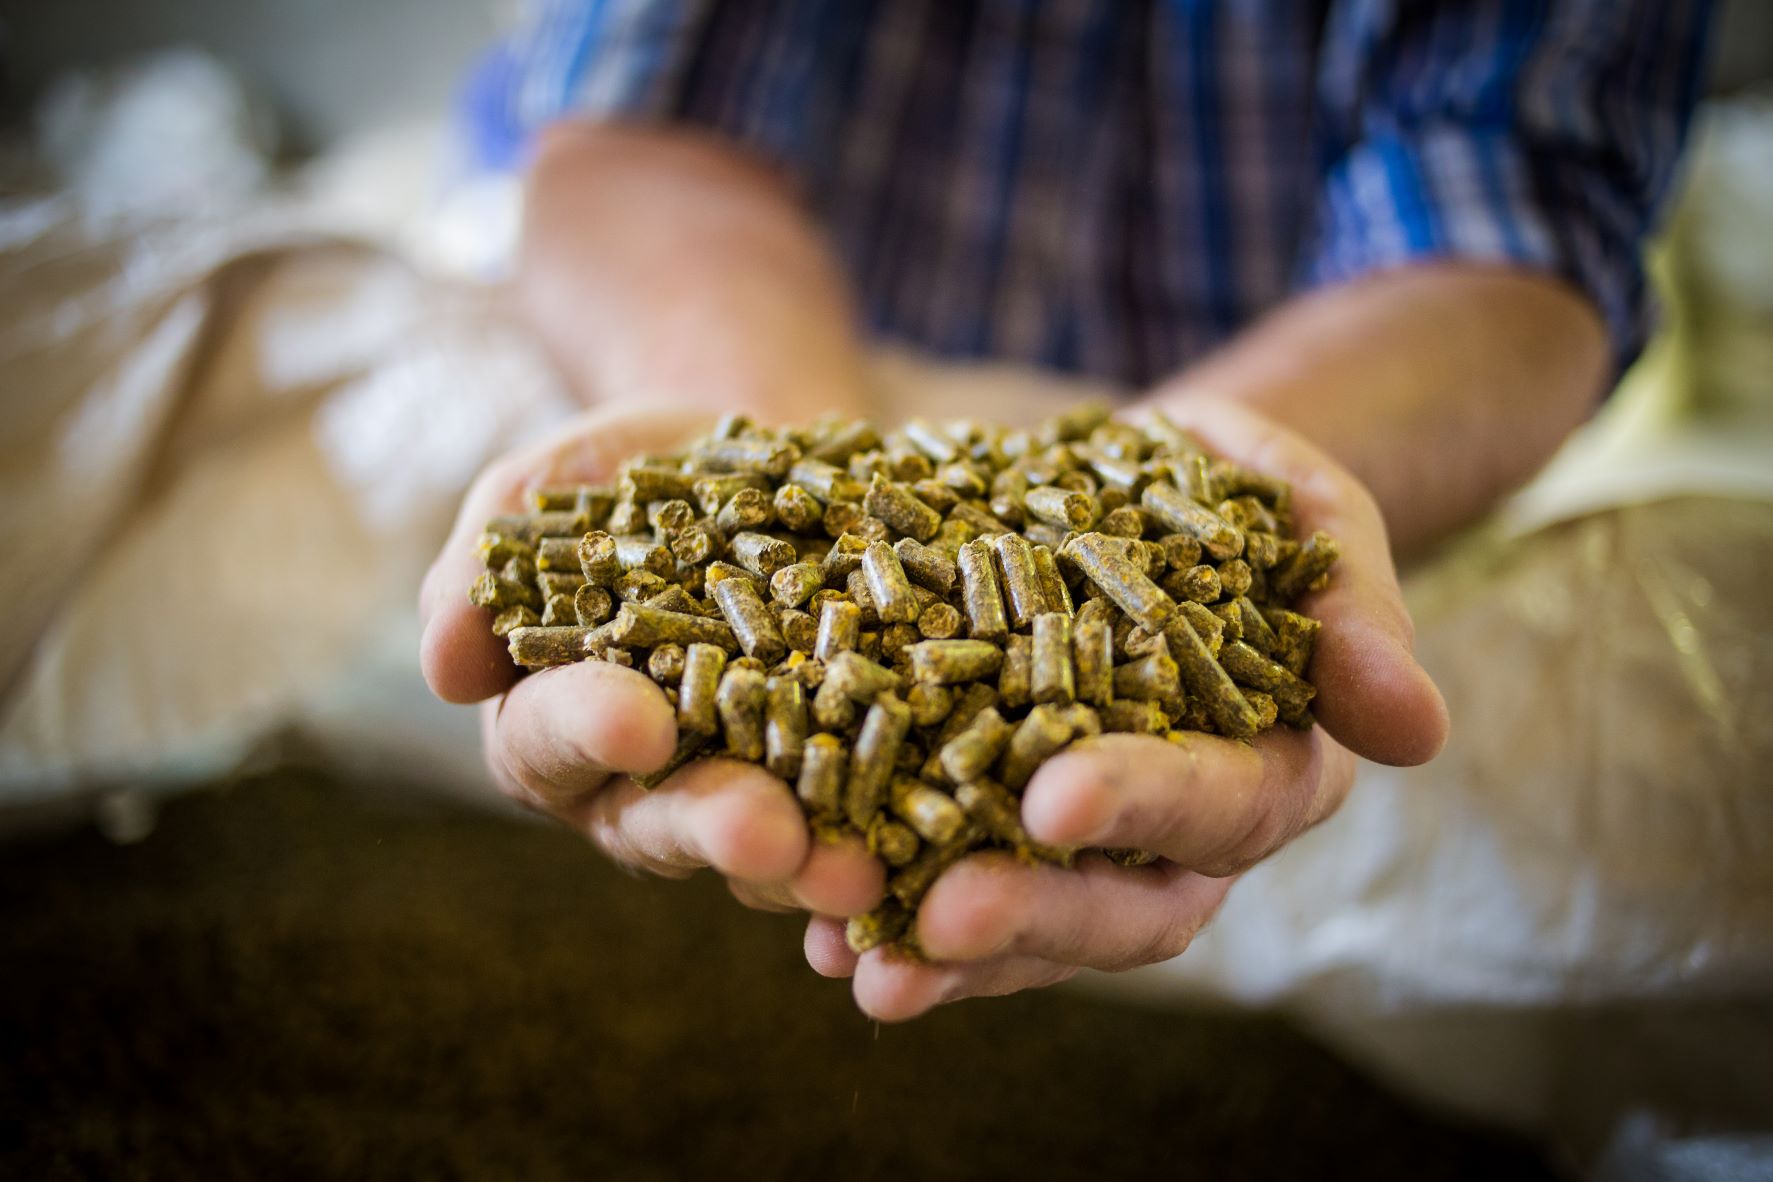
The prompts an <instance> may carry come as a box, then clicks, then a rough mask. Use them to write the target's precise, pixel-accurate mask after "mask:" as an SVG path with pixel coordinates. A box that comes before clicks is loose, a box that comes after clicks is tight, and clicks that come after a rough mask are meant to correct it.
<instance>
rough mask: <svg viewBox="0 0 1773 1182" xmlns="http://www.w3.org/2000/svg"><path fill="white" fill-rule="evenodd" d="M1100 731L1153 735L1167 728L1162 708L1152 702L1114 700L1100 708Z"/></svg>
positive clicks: (1167, 722) (1130, 699) (1168, 722)
mask: <svg viewBox="0 0 1773 1182" xmlns="http://www.w3.org/2000/svg"><path fill="white" fill-rule="evenodd" d="M1101 715H1102V729H1103V730H1105V731H1119V732H1124V733H1127V734H1134V735H1155V734H1158V733H1159V732H1161V731H1163V730H1164V729H1165V728H1166V727H1168V726H1169V724H1170V720H1169V719H1168V718H1167V717H1165V715H1164V711H1163V707H1162V706H1161V705H1159V704H1158V703H1157V702H1154V701H1145V700H1138V699H1134V698H1116V699H1115V700H1114V701H1112V702H1110V703H1108V704H1107V705H1106V706H1104V707H1102V710H1101Z"/></svg>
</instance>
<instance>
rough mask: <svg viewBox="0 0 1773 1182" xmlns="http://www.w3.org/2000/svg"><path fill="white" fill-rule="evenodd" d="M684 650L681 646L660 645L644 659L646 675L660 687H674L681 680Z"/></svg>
mask: <svg viewBox="0 0 1773 1182" xmlns="http://www.w3.org/2000/svg"><path fill="white" fill-rule="evenodd" d="M683 654H684V650H683V646H682V645H678V644H661V645H660V646H659V647H657V648H655V649H654V650H653V651H652V652H651V653H650V654H648V655H647V658H646V675H647V676H648V677H650V678H652V679H653V680H654V681H656V682H658V683H659V684H660V685H676V684H677V683H678V682H680V681H682V680H683V660H684V656H683Z"/></svg>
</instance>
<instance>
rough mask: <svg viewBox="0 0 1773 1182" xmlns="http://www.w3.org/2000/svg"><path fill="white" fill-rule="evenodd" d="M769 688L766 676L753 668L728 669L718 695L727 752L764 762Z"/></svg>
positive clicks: (716, 698) (737, 756)
mask: <svg viewBox="0 0 1773 1182" xmlns="http://www.w3.org/2000/svg"><path fill="white" fill-rule="evenodd" d="M768 701H769V690H768V686H767V682H766V681H765V678H764V675H763V674H761V673H758V672H756V671H755V670H751V669H740V668H737V667H735V666H729V667H728V668H727V671H726V674H725V676H723V677H722V678H721V679H720V689H719V691H718V692H717V693H716V694H715V706H716V708H717V709H718V711H719V714H720V729H721V730H722V731H723V732H724V733H725V734H726V750H727V754H729V755H731V756H732V757H733V758H734V759H745V760H749V761H751V762H752V763H761V762H762V761H763V731H764V714H765V710H766V707H767V705H768Z"/></svg>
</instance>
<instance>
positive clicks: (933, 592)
mask: <svg viewBox="0 0 1773 1182" xmlns="http://www.w3.org/2000/svg"><path fill="white" fill-rule="evenodd" d="M1293 532H1294V531H1293V522H1292V507H1291V499H1290V493H1289V489H1288V487H1287V485H1286V484H1285V483H1283V482H1281V481H1278V480H1276V479H1274V478H1272V477H1270V476H1267V475H1264V474H1262V473H1259V472H1252V471H1249V470H1247V469H1244V468H1241V467H1238V466H1237V465H1235V464H1232V463H1229V462H1227V461H1225V460H1223V459H1218V458H1215V457H1213V456H1212V455H1210V454H1208V453H1207V451H1206V449H1205V448H1204V447H1202V446H1201V444H1200V443H1199V442H1198V441H1197V440H1196V439H1194V438H1193V437H1192V436H1191V435H1189V434H1188V433H1187V432H1185V431H1183V430H1181V429H1180V428H1177V427H1176V426H1174V425H1173V424H1171V423H1169V422H1168V421H1167V420H1165V419H1163V418H1162V417H1161V416H1159V417H1155V418H1154V419H1153V420H1152V421H1151V423H1150V424H1149V425H1147V426H1145V427H1142V428H1141V427H1133V426H1129V425H1127V424H1124V423H1119V422H1115V421H1112V420H1111V419H1109V417H1108V414H1107V411H1106V408H1104V407H1102V406H1099V405H1094V404H1091V405H1087V406H1082V407H1079V408H1077V409H1075V410H1073V411H1070V412H1068V413H1066V414H1064V415H1061V416H1058V417H1056V418H1054V419H1051V420H1049V421H1047V422H1045V423H1043V424H1042V425H1041V426H1039V427H1037V428H1035V429H1033V430H1009V429H1004V428H998V427H991V426H986V425H981V424H978V423H974V422H952V423H934V422H928V421H923V420H914V421H912V422H910V423H908V424H906V426H905V427H904V428H903V429H901V430H899V431H895V432H891V433H888V434H885V435H882V434H880V433H878V432H877V431H876V430H875V429H874V428H873V427H872V426H870V425H869V424H867V423H865V422H855V421H835V420H833V421H822V422H819V423H816V424H814V425H813V426H811V427H808V428H805V429H798V430H793V429H791V430H774V429H763V428H760V427H757V426H755V425H753V424H752V423H750V422H749V421H747V420H746V419H744V418H741V417H737V416H729V417H728V418H727V419H725V420H723V421H722V422H721V423H720V425H719V426H718V427H716V428H715V430H714V432H713V433H712V434H710V435H709V436H707V437H706V438H704V439H701V440H698V441H696V442H694V443H692V444H689V445H688V446H687V447H685V448H684V449H683V450H682V451H681V452H678V453H674V454H671V455H660V456H638V457H635V458H634V459H632V460H630V461H629V462H628V463H626V464H625V465H624V466H623V467H622V468H621V470H620V472H619V475H618V478H617V480H616V483H615V484H614V485H613V486H608V487H605V486H582V487H573V488H544V489H538V490H536V491H535V492H534V493H533V512H531V513H529V514H526V515H520V516H509V517H500V518H497V519H495V520H493V521H491V522H489V523H487V527H486V532H485V533H484V534H483V535H482V537H481V539H480V551H481V554H482V556H483V558H484V559H485V563H486V568H487V569H486V573H485V574H483V575H481V576H480V578H479V579H478V580H477V581H476V582H475V583H474V586H473V589H472V591H471V592H470V598H471V599H472V601H473V602H474V603H476V604H479V605H481V606H484V607H486V608H489V609H491V610H492V612H493V613H494V614H493V615H492V627H493V630H494V631H495V632H496V633H498V634H499V635H501V636H504V637H506V638H507V641H508V643H509V645H510V651H511V657H512V659H513V660H514V661H515V662H516V663H517V664H518V665H521V666H525V667H528V668H537V667H544V666H551V665H560V664H566V663H570V662H573V661H581V660H604V661H613V662H616V663H618V664H622V665H626V666H628V667H630V668H633V669H636V670H639V671H642V672H644V673H645V674H646V675H648V676H649V677H651V678H652V679H653V680H654V681H655V682H657V683H658V684H659V686H660V687H661V689H662V691H663V692H664V694H665V696H666V698H667V699H668V700H669V701H670V702H671V704H672V705H673V707H674V708H675V710H676V712H677V723H678V733H679V741H678V746H677V750H676V752H675V753H674V754H673V756H672V759H671V761H670V763H669V764H667V766H666V767H664V768H663V769H661V770H659V771H658V772H656V773H653V774H651V775H647V776H640V777H636V779H637V780H638V781H639V782H640V783H642V784H643V785H645V786H647V787H652V786H654V785H656V784H658V783H659V782H661V781H662V780H663V779H664V778H665V777H666V776H668V775H669V774H670V773H671V772H673V771H675V770H677V769H678V768H680V767H682V766H683V765H684V764H685V763H687V762H689V761H690V760H692V759H695V758H696V757H698V756H702V755H720V756H725V757H728V758H735V759H743V760H750V761H752V762H755V763H761V764H763V765H764V766H766V767H768V768H769V770H770V771H772V772H774V773H775V774H776V775H779V776H781V777H782V778H783V779H784V780H786V781H787V782H788V783H789V784H790V785H791V786H793V787H794V789H795V791H796V792H797V794H798V797H799V799H800V802H801V804H802V806H803V807H804V808H805V810H806V813H807V818H808V822H809V824H810V825H811V827H812V829H813V831H814V832H815V834H818V835H820V836H823V837H831V836H835V835H840V834H843V833H854V834H858V835H860V836H861V837H862V838H863V839H864V840H865V841H866V843H867V846H868V848H869V850H870V851H872V852H873V853H875V854H876V855H878V856H879V857H880V858H881V859H882V860H883V861H884V862H885V863H886V864H887V866H888V868H889V877H888V892H887V898H886V901H885V902H884V903H883V904H882V905H881V906H880V907H878V908H877V909H875V910H874V911H873V912H870V913H869V914H867V915H865V916H860V917H857V918H856V919H853V920H851V921H850V925H849V929H848V937H849V942H850V944H851V946H852V947H854V948H855V949H856V950H857V951H865V950H866V949H868V948H872V947H876V946H879V945H883V944H895V945H897V946H898V947H900V948H901V949H903V950H904V951H906V952H908V953H911V954H915V953H916V948H915V941H914V940H913V938H912V935H911V933H912V931H913V929H912V927H911V919H912V917H913V916H914V914H915V912H916V908H917V905H918V902H919V901H920V900H921V899H922V897H923V895H924V893H925V892H926V891H927V890H928V889H929V887H930V885H931V884H932V883H933V882H934V881H935V880H936V878H937V876H938V875H940V874H941V873H942V871H943V870H945V869H946V868H947V867H948V866H950V865H951V864H953V863H954V862H955V861H956V860H957V859H959V858H960V857H961V856H962V855H963V854H966V853H968V852H969V851H972V850H976V849H983V848H1000V849H1008V850H1011V851H1014V852H1015V854H1017V855H1018V856H1020V857H1023V858H1026V859H1043V860H1049V861H1053V862H1057V863H1061V864H1068V863H1069V862H1070V860H1071V858H1072V857H1073V856H1074V854H1075V851H1073V850H1070V849H1061V848H1054V847H1050V846H1045V845H1042V844H1040V843H1038V842H1035V841H1033V840H1031V839H1030V838H1029V836H1028V834H1027V833H1026V832H1025V831H1024V830H1023V828H1022V824H1021V805H1020V799H1019V795H1020V793H1021V791H1022V790H1023V788H1024V787H1025V786H1026V785H1027V783H1028V781H1029V779H1030V778H1031V777H1032V776H1033V774H1034V772H1035V769H1037V768H1038V767H1039V766H1040V765H1041V763H1042V762H1044V761H1045V760H1047V759H1049V758H1050V757H1052V756H1053V755H1055V754H1057V753H1058V752H1059V751H1061V750H1063V749H1064V748H1065V747H1066V746H1067V745H1068V744H1070V743H1072V742H1074V741H1076V740H1078V739H1082V738H1085V737H1087V736H1091V735H1097V734H1101V733H1103V732H1127V733H1133V734H1142V735H1151V736H1156V737H1160V738H1163V737H1168V738H1170V739H1172V740H1175V739H1178V738H1179V737H1180V736H1181V735H1182V734H1183V733H1184V732H1188V731H1199V732H1208V733H1214V734H1219V735H1224V736H1227V737H1229V738H1232V739H1238V740H1246V741H1247V740H1250V739H1252V738H1254V737H1255V736H1256V735H1257V734H1258V733H1260V732H1261V731H1263V730H1265V729H1267V728H1268V727H1271V726H1273V725H1275V723H1276V722H1277V721H1279V722H1284V723H1286V724H1288V725H1290V726H1294V727H1308V726H1310V725H1311V714H1310V709H1309V708H1310V703H1311V700H1312V697H1313V694H1314V690H1313V688H1312V686H1311V684H1310V683H1309V682H1308V681H1306V680H1305V673H1306V669H1307V667H1308V665H1309V664H1310V661H1311V653H1312V648H1313V645H1314V643H1315V640H1316V636H1317V630H1318V622H1317V621H1316V620H1313V619H1311V618H1309V617H1307V616H1304V615H1301V614H1300V613H1298V612H1296V611H1293V610H1292V609H1291V605H1292V604H1293V602H1294V601H1295V600H1296V599H1297V598H1298V597H1299V596H1300V595H1302V594H1304V593H1305V592H1306V591H1307V590H1309V589H1312V588H1314V587H1317V586H1321V585H1322V583H1323V581H1324V580H1325V579H1326V578H1327V577H1328V573H1329V570H1330V567H1331V565H1332V564H1333V563H1334V562H1335V560H1336V545H1335V542H1334V541H1333V540H1332V539H1331V538H1330V537H1329V536H1328V535H1326V534H1324V533H1321V532H1319V533H1314V534H1312V535H1311V536H1310V537H1308V538H1306V539H1304V540H1302V541H1301V540H1298V539H1296V538H1294V537H1293ZM1107 852H1108V854H1109V856H1110V857H1113V858H1114V859H1115V860H1116V861H1119V862H1121V863H1123V864H1126V865H1138V864H1140V863H1142V862H1146V861H1150V860H1151V855H1149V854H1147V853H1144V852H1142V851H1137V850H1111V851H1107Z"/></svg>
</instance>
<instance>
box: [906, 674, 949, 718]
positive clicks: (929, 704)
mask: <svg viewBox="0 0 1773 1182" xmlns="http://www.w3.org/2000/svg"><path fill="white" fill-rule="evenodd" d="M905 704H906V705H907V706H909V707H911V725H913V726H936V725H938V724H939V723H940V722H941V721H942V720H943V719H944V718H947V717H948V713H949V711H951V710H953V709H954V691H953V690H951V689H949V688H948V687H947V686H945V685H936V684H935V683H934V682H929V681H918V682H914V683H913V684H912V686H911V688H910V689H908V690H906V691H905Z"/></svg>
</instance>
